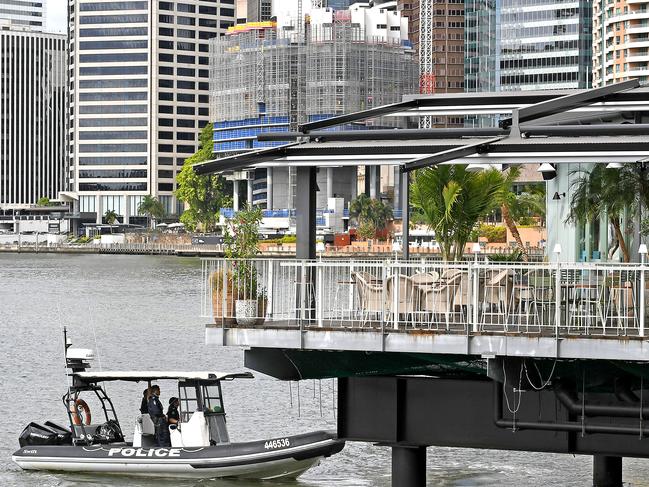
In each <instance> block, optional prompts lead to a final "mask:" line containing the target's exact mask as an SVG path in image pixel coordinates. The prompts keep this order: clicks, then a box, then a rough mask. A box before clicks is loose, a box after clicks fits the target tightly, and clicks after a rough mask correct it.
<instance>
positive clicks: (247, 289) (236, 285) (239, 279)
mask: <svg viewBox="0 0 649 487" xmlns="http://www.w3.org/2000/svg"><path fill="white" fill-rule="evenodd" d="M261 220H262V212H261V209H260V208H256V209H253V208H252V207H250V206H248V207H246V209H245V210H243V211H239V212H238V213H237V214H236V215H234V217H233V218H231V219H228V221H227V224H226V226H225V232H224V238H223V242H224V244H225V256H226V257H227V258H228V263H229V268H228V269H227V271H224V273H225V275H224V273H221V277H220V278H217V279H221V280H222V281H223V280H224V278H225V279H227V283H228V290H230V289H231V290H232V298H231V299H232V300H233V301H234V309H233V311H234V313H233V315H234V316H233V318H234V319H235V320H236V323H237V324H239V325H242V326H251V325H257V324H262V323H263V322H264V318H265V316H266V302H267V300H266V298H265V290H264V289H263V288H262V287H261V286H260V285H259V282H258V277H259V276H258V272H257V268H256V266H255V263H254V262H253V261H252V259H253V258H254V257H255V256H256V255H257V254H258V253H259V225H260V224H261ZM222 289H223V286H221V290H222ZM228 292H229V291H228ZM227 299H228V297H227V295H226V303H227Z"/></svg>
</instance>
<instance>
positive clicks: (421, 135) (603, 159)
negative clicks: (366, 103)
mask: <svg viewBox="0 0 649 487" xmlns="http://www.w3.org/2000/svg"><path fill="white" fill-rule="evenodd" d="M637 86H638V82H637V80H630V81H626V82H622V83H618V84H615V85H610V86H606V87H603V88H597V89H593V90H568V91H552V92H548V91H544V92H512V93H471V94H466V93H460V94H444V95H414V96H407V97H404V101H403V102H401V103H396V104H393V105H386V106H383V107H377V108H373V109H370V110H365V111H361V112H357V113H353V114H349V115H341V116H338V117H333V118H330V119H326V120H319V121H317V122H312V123H308V124H304V125H302V126H300V132H296V133H292V134H288V135H286V138H284V137H283V136H281V135H279V134H274V135H273V137H274V140H287V139H288V140H290V139H291V138H292V139H293V140H295V142H291V143H287V144H284V145H281V146H278V147H273V148H268V149H261V150H257V151H250V152H247V153H244V154H237V155H234V156H231V157H226V158H222V159H217V160H213V161H208V162H206V163H203V164H199V165H197V166H196V167H195V170H196V172H197V173H199V174H208V173H228V172H231V171H235V170H241V169H246V168H254V167H261V168H263V167H286V166H296V167H338V166H358V165H400V166H401V168H402V170H403V171H405V172H407V171H410V170H413V169H417V168H421V167H425V166H432V165H436V164H443V163H451V162H452V163H456V164H471V163H482V164H541V163H545V162H548V163H552V164H557V163H559V164H561V163H570V162H572V163H578V162H581V163H587V162H600V163H609V162H618V163H630V162H637V161H638V160H640V159H645V158H647V157H649V130H647V129H648V128H649V124H642V123H639V122H640V121H641V119H642V118H641V117H640V114H641V113H644V114H645V117H647V116H648V115H649V90H648V89H645V88H638V87H637ZM461 106H464V107H466V108H467V109H469V110H473V111H472V112H470V113H475V114H480V113H482V110H484V109H488V110H493V112H492V113H501V114H502V113H506V110H505V108H507V107H509V108H508V109H509V111H510V112H511V113H512V114H513V115H512V118H510V119H504V120H503V121H502V123H501V125H502V127H500V128H495V129H475V130H472V129H466V128H459V129H441V130H440V132H436V131H437V130H438V129H427V130H418V129H415V130H399V129H394V130H378V131H376V133H374V132H375V131H373V130H364V131H342V132H336V131H324V130H319V131H318V132H315V131H316V130H318V129H323V128H327V127H332V126H335V125H339V124H342V123H351V122H355V121H359V120H363V119H367V118H372V117H376V116H384V115H387V114H396V113H401V114H403V112H404V110H405V111H406V113H405V114H406V115H410V116H412V115H421V114H424V112H423V111H422V110H423V109H430V108H431V107H433V108H435V109H442V110H446V109H457V108H458V107H461ZM579 110H590V112H589V115H588V117H586V121H585V120H584V115H583V114H576V115H570V113H571V112H570V111H579ZM629 114H632V115H633V116H632V117H631V118H632V120H633V121H634V122H638V123H629ZM604 115H606V116H604ZM616 117H617V118H616ZM598 118H600V119H602V120H604V119H606V121H609V120H614V119H615V120H616V123H595V124H593V123H592V122H591V121H592V120H597V119H598ZM352 132H354V133H352ZM645 134H648V135H645ZM273 137H271V139H273ZM261 138H263V136H261V137H260V139H261Z"/></svg>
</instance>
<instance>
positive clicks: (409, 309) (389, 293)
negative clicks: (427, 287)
mask: <svg viewBox="0 0 649 487" xmlns="http://www.w3.org/2000/svg"><path fill="white" fill-rule="evenodd" d="M397 279H398V280H397ZM395 282H398V283H399V284H398V288H397V285H396V284H395ZM414 289H415V285H414V283H413V281H412V278H410V277H408V276H406V275H403V274H399V276H395V275H392V276H390V277H388V279H387V281H386V299H385V308H386V310H387V312H388V315H387V317H386V320H387V321H390V320H393V319H394V313H397V316H396V318H397V321H398V320H400V319H401V318H402V317H403V319H404V320H408V319H409V318H413V317H414V313H415V307H414V302H415V300H414V298H413V297H414ZM395 292H396V293H397V295H396V296H395V294H394V293H395Z"/></svg>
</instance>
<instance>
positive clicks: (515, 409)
mask: <svg viewBox="0 0 649 487" xmlns="http://www.w3.org/2000/svg"><path fill="white" fill-rule="evenodd" d="M503 376H504V378H505V379H504V382H503V395H504V396H505V403H506V404H507V409H508V410H509V412H510V413H512V414H514V415H515V414H516V413H517V412H518V410H519V408H520V407H521V398H522V395H521V385H522V382H523V366H522V365H521V371H520V375H519V378H518V404H516V407H515V408H513V409H512V407H511V405H510V404H509V397H508V396H507V371H506V370H505V361H504V360H503ZM512 389H513V390H514V394H516V389H515V388H512Z"/></svg>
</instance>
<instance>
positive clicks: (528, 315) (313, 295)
mask: <svg viewBox="0 0 649 487" xmlns="http://www.w3.org/2000/svg"><path fill="white" fill-rule="evenodd" d="M647 271H649V267H648V266H645V265H643V264H607V263H596V264H595V263H561V264H558V263H553V264H547V263H544V264H539V263H508V262H507V263H506V262H494V263H489V262H480V261H478V260H474V261H469V262H461V263H457V262H443V261H438V260H432V259H420V260H409V261H402V260H344V261H343V260H335V259H326V260H313V261H311V260H297V259H270V258H266V259H251V260H228V259H203V270H202V272H203V275H202V292H201V299H202V303H201V310H202V315H203V316H204V317H208V318H210V319H213V320H214V322H215V323H216V324H220V325H222V326H225V327H228V326H259V325H262V324H263V325H264V326H276V327H288V328H292V327H297V328H300V329H304V328H308V327H327V328H360V329H363V328H364V329H376V330H379V329H380V330H385V331H389V330H400V331H406V332H407V331H420V330H436V331H440V332H445V333H462V334H479V333H521V334H534V335H541V336H543V335H546V336H573V335H580V336H583V335H593V336H597V335H614V336H617V335H619V336H641V337H644V336H645V330H644V327H645V313H646V310H647V306H646V302H645V300H646V296H645V294H646V288H647V286H646V283H645V279H646V278H647V277H649V274H648V272H647Z"/></svg>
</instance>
